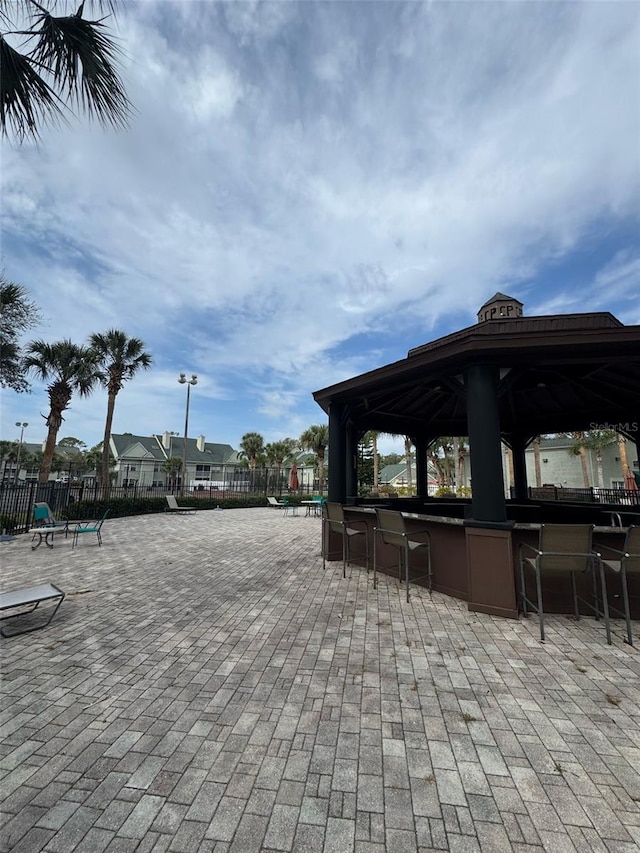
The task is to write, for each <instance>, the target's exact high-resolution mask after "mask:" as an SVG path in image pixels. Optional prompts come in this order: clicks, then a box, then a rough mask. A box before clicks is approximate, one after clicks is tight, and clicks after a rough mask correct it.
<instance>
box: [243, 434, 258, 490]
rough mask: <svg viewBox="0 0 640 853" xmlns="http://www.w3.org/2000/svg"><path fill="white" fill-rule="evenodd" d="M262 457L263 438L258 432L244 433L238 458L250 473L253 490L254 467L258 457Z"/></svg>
mask: <svg viewBox="0 0 640 853" xmlns="http://www.w3.org/2000/svg"><path fill="white" fill-rule="evenodd" d="M263 455H264V438H263V437H262V436H261V435H260V433H259V432H246V433H245V434H244V435H243V436H242V440H241V441H240V451H239V453H238V456H240V457H244V458H245V459H246V460H247V462H248V463H249V469H250V471H251V488H252V489H253V487H254V483H255V476H256V465H257V463H258V459H259V457H261V456H263Z"/></svg>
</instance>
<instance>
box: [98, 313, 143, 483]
mask: <svg viewBox="0 0 640 853" xmlns="http://www.w3.org/2000/svg"><path fill="white" fill-rule="evenodd" d="M89 346H90V348H91V351H92V352H93V354H94V357H95V361H96V364H97V365H98V368H99V378H100V382H101V383H102V385H103V386H104V387H105V388H106V389H107V394H108V399H107V419H106V421H105V425H104V438H103V440H102V441H103V444H102V464H101V466H100V482H101V484H102V485H106V484H107V483H108V482H109V442H110V439H111V425H112V423H113V412H114V409H115V406H116V397H117V396H118V393H119V392H120V390H121V389H122V386H123V385H124V383H125V382H127V381H128V380H129V379H132V378H133V376H135V374H136V373H137V372H138V371H139V370H148V369H149V368H150V367H151V362H152V359H151V356H150V355H149V353H148V352H145V351H144V343H143V342H142V341H141V340H140V339H139V338H128V337H127V335H126V333H125V332H121V331H120V330H119V329H109V330H108V331H106V332H104V334H93V335H89Z"/></svg>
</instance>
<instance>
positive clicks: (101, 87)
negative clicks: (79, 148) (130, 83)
mask: <svg viewBox="0 0 640 853" xmlns="http://www.w3.org/2000/svg"><path fill="white" fill-rule="evenodd" d="M90 3H91V5H94V6H98V8H104V7H107V8H113V7H114V6H115V0H97V2H94V3H92V0H86V2H81V3H80V5H79V8H78V9H77V10H76V11H75V12H74V13H73V14H71V15H67V16H59V15H52V14H51V13H50V12H49V10H48V9H47V8H46V6H50V7H53V6H55V5H56V3H55V0H48V2H47V0H40V2H36V0H22V2H17V3H6V2H2V3H1V4H0V5H1V9H0V11H1V12H2V14H1V15H0V26H1V29H2V31H1V32H0V76H1V77H2V87H1V89H0V92H1V96H2V100H1V102H0V131H1V133H2V135H3V136H5V135H8V134H9V128H10V129H11V131H12V135H14V136H15V137H16V138H17V139H18V141H22V140H24V139H37V138H38V137H39V130H40V127H41V125H44V124H47V123H50V122H52V121H53V122H55V121H57V120H60V119H65V118H66V117H67V116H69V115H71V114H72V109H71V108H72V107H74V108H75V107H80V108H81V109H83V110H84V111H85V113H86V114H87V115H88V116H89V117H90V118H96V119H97V120H98V121H99V122H100V123H101V124H111V125H113V126H115V127H118V126H123V125H124V124H126V121H127V118H128V116H129V112H130V105H129V101H128V99H127V96H126V94H125V91H124V86H123V84H122V81H121V80H120V77H119V76H118V73H117V71H116V60H117V56H118V53H119V50H118V46H117V43H116V41H115V40H114V39H113V37H112V36H110V34H109V33H108V31H107V29H106V27H105V23H104V17H103V18H100V19H98V20H88V19H87V18H84V17H83V14H84V7H85V5H87V7H88V6H89V4H90ZM24 16H26V17H27V26H26V27H25V26H24V24H23V20H22V18H23V17H24Z"/></svg>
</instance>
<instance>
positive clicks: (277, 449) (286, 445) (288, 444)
mask: <svg viewBox="0 0 640 853" xmlns="http://www.w3.org/2000/svg"><path fill="white" fill-rule="evenodd" d="M295 449H296V442H295V441H294V440H293V439H292V438H283V439H282V440H281V441H273V442H271V443H270V444H267V446H266V447H265V449H264V453H265V456H266V458H267V462H269V464H270V465H275V466H276V478H277V482H278V484H279V483H280V471H281V469H282V463H283V462H284V460H285V459H288V458H289V457H290V456H292V455H293V452H294V450H295Z"/></svg>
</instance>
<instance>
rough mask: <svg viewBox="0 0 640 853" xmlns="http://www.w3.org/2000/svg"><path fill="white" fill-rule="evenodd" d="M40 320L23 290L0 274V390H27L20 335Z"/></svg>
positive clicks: (35, 308) (20, 286)
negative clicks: (21, 360) (21, 358)
mask: <svg viewBox="0 0 640 853" xmlns="http://www.w3.org/2000/svg"><path fill="white" fill-rule="evenodd" d="M40 320H41V316H40V312H39V311H38V308H37V307H36V305H35V303H34V302H32V301H31V300H30V299H29V298H28V295H27V291H26V290H25V288H24V287H23V286H22V285H21V284H14V282H12V281H7V279H6V278H5V276H4V273H2V272H0V388H13V390H14V391H27V390H28V389H29V383H28V382H27V380H26V378H25V376H24V371H23V370H22V369H21V368H22V365H21V363H20V357H21V353H20V346H19V341H20V337H21V334H22V332H24V331H26V329H31V328H33V326H37V325H38V323H39V322H40Z"/></svg>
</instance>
